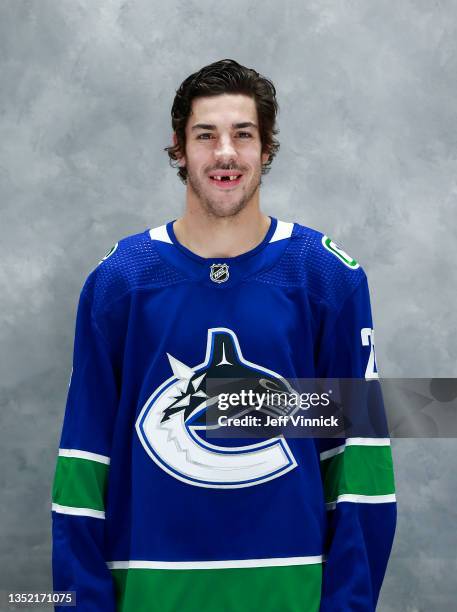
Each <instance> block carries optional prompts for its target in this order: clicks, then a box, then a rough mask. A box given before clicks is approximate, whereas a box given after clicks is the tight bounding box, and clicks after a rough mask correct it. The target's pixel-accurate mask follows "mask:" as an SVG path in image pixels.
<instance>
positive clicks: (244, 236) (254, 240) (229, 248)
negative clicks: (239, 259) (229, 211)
mask: <svg viewBox="0 0 457 612" xmlns="http://www.w3.org/2000/svg"><path fill="white" fill-rule="evenodd" d="M270 223H271V219H270V217H268V216H267V215H264V214H263V213H262V212H261V211H260V210H259V209H258V208H257V207H256V208H250V207H249V206H248V207H246V208H245V209H243V210H242V211H241V212H239V213H238V214H237V215H234V216H233V217H213V216H210V215H208V214H207V213H206V211H204V210H201V211H200V210H194V211H189V210H186V212H185V213H184V215H183V216H182V217H180V218H179V219H177V220H176V221H175V223H174V225H173V230H174V232H175V236H176V238H177V240H178V242H180V243H181V244H182V245H183V246H185V247H186V248H187V249H189V250H190V251H192V252H193V253H195V254H197V255H199V256H200V257H221V258H222V257H236V256H237V255H242V254H243V253H246V252H247V251H250V250H251V249H253V248H255V247H256V246H257V245H258V244H260V243H261V242H262V240H263V239H264V238H265V235H266V233H267V232H268V228H269V227H270Z"/></svg>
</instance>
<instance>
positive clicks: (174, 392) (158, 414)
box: [136, 327, 297, 489]
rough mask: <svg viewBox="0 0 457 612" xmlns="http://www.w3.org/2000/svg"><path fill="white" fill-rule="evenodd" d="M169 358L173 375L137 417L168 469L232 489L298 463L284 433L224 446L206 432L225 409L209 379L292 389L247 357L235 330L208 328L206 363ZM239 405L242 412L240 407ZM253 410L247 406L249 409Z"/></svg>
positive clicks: (144, 438) (149, 448)
mask: <svg viewBox="0 0 457 612" xmlns="http://www.w3.org/2000/svg"><path fill="white" fill-rule="evenodd" d="M168 359H169V362H170V366H171V369H172V371H173V375H172V376H171V377H170V378H169V379H168V380H166V381H165V382H164V383H162V384H161V385H160V386H159V387H158V388H157V389H156V390H155V391H154V393H153V394H152V395H151V397H150V398H149V399H148V400H147V402H146V403H145V405H144V406H143V409H142V411H141V413H140V415H139V417H138V419H137V422H136V430H137V433H138V436H139V438H140V440H141V443H142V445H143V447H144V449H145V450H146V452H147V453H148V455H149V456H150V457H151V459H153V460H154V461H155V463H156V464H157V465H158V466H159V467H161V468H162V469H163V470H164V471H165V472H167V473H168V474H170V475H171V476H174V477H175V478H177V479H178V480H181V481H183V482H186V483H188V484H190V485H194V486H198V487H209V488H222V489H228V488H239V487H249V486H252V485H257V484H261V483H264V482H267V481H269V480H272V479H274V478H278V477H279V476H282V475H284V474H286V473H287V472H289V471H290V470H293V469H294V468H295V467H296V466H297V463H296V461H295V458H294V456H293V455H292V452H291V450H290V448H289V446H288V444H287V442H286V440H285V439H284V438H283V437H282V436H277V437H275V438H270V439H268V440H261V441H259V442H257V443H249V444H244V445H242V446H220V445H216V444H212V443H211V440H208V439H205V438H204V437H202V435H201V434H203V435H204V433H205V431H206V430H207V429H209V428H214V427H217V425H215V426H212V425H211V423H212V419H211V417H212V416H214V414H215V412H217V413H218V414H219V415H220V414H221V412H220V411H219V410H218V409H217V410H215V403H216V401H217V396H215V397H213V398H210V397H208V396H207V394H206V392H205V391H204V390H203V389H204V387H205V386H204V384H203V383H204V381H205V379H206V378H208V379H209V378H217V379H218V380H219V379H224V378H229V379H230V381H233V379H242V380H243V381H246V380H249V379H251V380H252V381H253V384H257V385H258V384H259V380H260V381H261V384H263V385H264V384H269V385H270V386H273V387H275V388H276V389H280V390H283V391H288V392H293V390H292V388H291V387H290V385H289V383H288V382H287V381H286V380H285V379H284V378H282V377H281V376H280V375H279V374H277V373H276V372H273V371H272V370H268V369H266V368H264V367H262V366H260V365H258V364H255V363H251V362H250V361H247V360H246V359H245V358H244V357H243V354H242V352H241V348H240V345H239V342H238V338H237V336H236V334H235V333H234V332H233V331H232V330H230V329H227V328H222V327H221V328H214V329H209V330H208V338H207V349H206V357H205V360H204V361H203V363H201V364H198V365H196V366H192V367H191V366H188V365H186V364H184V363H182V362H180V361H178V360H177V359H176V358H175V357H172V356H171V355H168ZM243 388H245V386H244V387H243ZM237 410H238V412H237V415H239V414H240V408H238V409H237ZM250 410H252V408H251V407H248V408H246V407H244V412H248V411H250ZM211 411H212V412H213V414H211ZM214 422H216V420H214ZM246 442H247V440H246Z"/></svg>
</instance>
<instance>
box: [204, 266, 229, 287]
mask: <svg viewBox="0 0 457 612" xmlns="http://www.w3.org/2000/svg"><path fill="white" fill-rule="evenodd" d="M229 276H230V274H229V267H228V264H226V263H222V264H211V270H210V273H209V277H210V279H211V280H212V281H213V282H214V283H225V281H227V280H228V279H229Z"/></svg>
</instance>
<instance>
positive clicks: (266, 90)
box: [164, 59, 279, 184]
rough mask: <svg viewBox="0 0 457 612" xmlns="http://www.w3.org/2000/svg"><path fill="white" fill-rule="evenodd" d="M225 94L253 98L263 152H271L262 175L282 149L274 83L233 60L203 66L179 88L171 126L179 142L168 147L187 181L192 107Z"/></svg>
mask: <svg viewBox="0 0 457 612" xmlns="http://www.w3.org/2000/svg"><path fill="white" fill-rule="evenodd" d="M221 94H244V95H247V96H249V97H250V98H253V100H254V102H255V105H256V108H257V116H258V124H259V133H260V141H261V143H262V153H269V158H268V161H267V162H266V163H265V164H263V165H262V174H267V173H268V172H269V171H270V166H271V163H272V161H273V158H274V157H275V155H276V153H277V152H278V150H279V142H278V140H277V139H276V138H275V136H276V134H278V133H279V129H278V128H277V127H276V116H277V114H278V111H279V105H278V102H277V100H276V89H275V87H274V85H273V83H272V82H271V81H270V80H269V79H267V78H266V77H264V76H262V75H261V74H259V73H258V72H256V71H255V70H254V69H252V68H246V67H245V66H242V65H241V64H239V63H238V62H236V61H235V60H232V59H223V60H220V61H218V62H214V63H213V64H209V65H208V66H205V67H204V68H201V69H200V70H199V71H198V72H195V73H194V74H191V75H190V76H188V77H187V79H185V80H184V81H183V82H182V84H181V86H180V87H179V89H178V90H177V91H176V96H175V99H174V101H173V106H172V108H171V125H172V128H173V131H174V132H175V133H176V139H177V143H176V145H173V146H169V147H165V149H164V151H167V152H168V156H169V163H170V165H171V166H172V167H173V168H176V167H178V176H179V178H180V179H181V181H182V182H183V183H184V184H186V183H187V169H186V168H185V167H184V168H181V167H179V166H178V164H177V162H178V160H179V156H180V153H181V152H184V151H185V150H186V125H187V120H188V118H189V115H190V112H191V109H192V100H194V99H195V98H198V97H204V96H218V95H221Z"/></svg>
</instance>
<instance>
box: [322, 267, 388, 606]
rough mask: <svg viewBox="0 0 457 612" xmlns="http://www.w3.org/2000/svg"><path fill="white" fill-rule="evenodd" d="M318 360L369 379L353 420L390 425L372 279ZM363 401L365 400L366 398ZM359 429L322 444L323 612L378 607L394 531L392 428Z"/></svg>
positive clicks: (341, 314) (336, 322) (338, 317)
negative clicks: (376, 343)
mask: <svg viewBox="0 0 457 612" xmlns="http://www.w3.org/2000/svg"><path fill="white" fill-rule="evenodd" d="M318 362H319V368H318V369H319V376H322V377H327V378H359V379H367V380H370V382H366V383H362V385H360V386H357V383H355V384H354V385H353V386H352V387H351V388H352V389H353V390H354V396H355V397H357V401H356V402H354V404H355V408H356V410H357V412H354V413H353V414H352V415H351V416H352V417H354V418H353V419H352V418H351V421H353V422H356V421H357V422H358V423H359V425H360V426H364V425H365V424H366V423H368V422H369V421H370V418H371V419H373V417H374V418H375V419H376V421H377V424H378V427H379V425H380V424H381V425H382V424H383V423H385V414H384V407H383V402H382V395H381V391H380V386H379V382H378V381H377V380H376V378H377V369H376V360H375V353H374V333H373V323H372V317H371V307H370V298H369V291H368V284H367V280H366V276H365V274H363V276H362V279H361V282H360V283H359V284H358V286H357V287H356V288H355V289H354V290H353V292H352V293H351V295H350V296H349V297H348V298H346V300H345V302H344V303H343V305H342V307H341V309H340V310H339V311H338V312H337V313H336V314H335V316H334V317H333V320H331V321H330V323H329V324H328V325H327V329H326V331H325V332H324V340H323V342H322V344H321V351H320V355H319V361H318ZM363 385H364V386H363ZM358 391H361V393H358ZM364 394H365V395H364ZM364 397H365V398H366V400H367V401H366V402H365V401H364V400H363V399H362V401H361V398H364ZM368 410H370V411H371V414H370V415H368V414H366V413H367V411H368ZM364 412H365V413H364ZM355 432H356V433H355V435H354V436H353V437H352V435H353V434H349V435H350V436H351V437H347V438H346V439H344V438H343V439H341V438H340V439H334V440H320V450H321V453H320V458H321V468H322V478H323V486H324V494H325V501H326V506H327V511H328V512H327V514H328V525H329V528H328V546H327V555H326V562H325V563H324V574H323V587H322V601H321V612H349V611H350V612H356V611H360V612H362V611H363V612H369V611H372V610H375V609H376V604H377V601H378V596H379V591H380V588H381V585H382V581H383V578H384V574H385V571H386V567H387V562H388V559H389V555H390V550H391V547H392V542H393V537H394V532H395V525H396V502H395V486H394V476H393V466H392V454H391V448H390V440H389V438H388V433H387V428H385V433H384V434H381V437H379V433H377V434H376V435H369V437H363V435H360V433H359V432H358V431H357V430H355ZM367 435H368V434H367Z"/></svg>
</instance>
